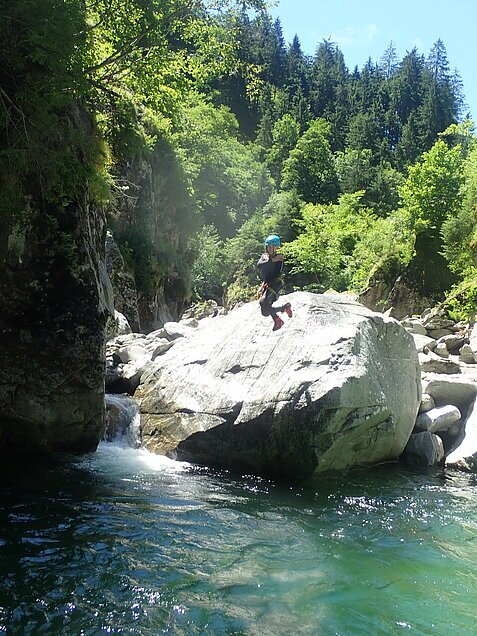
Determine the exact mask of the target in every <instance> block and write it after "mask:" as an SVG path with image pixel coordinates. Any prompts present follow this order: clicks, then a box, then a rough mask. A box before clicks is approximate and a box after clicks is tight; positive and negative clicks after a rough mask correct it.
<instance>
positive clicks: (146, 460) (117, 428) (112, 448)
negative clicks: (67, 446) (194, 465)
mask: <svg viewBox="0 0 477 636" xmlns="http://www.w3.org/2000/svg"><path fill="white" fill-rule="evenodd" d="M105 401H106V408H107V417H106V420H107V427H106V432H105V436H104V438H103V441H102V442H100V444H99V446H98V449H97V451H96V456H97V458H98V459H100V460H102V461H105V462H106V463H109V462H114V463H116V462H121V463H122V464H123V466H124V468H126V467H129V469H133V470H134V469H137V468H143V469H144V468H145V469H146V470H147V471H151V472H184V471H186V470H187V469H188V468H190V466H191V464H189V463H188V462H178V461H175V460H173V459H169V457H165V456H164V455H156V454H154V453H150V452H149V451H147V450H146V449H145V448H142V447H141V436H140V424H141V416H140V413H139V405H138V403H137V402H136V401H135V400H134V399H133V398H131V397H129V396H125V395H117V394H114V395H113V394H106V396H105ZM113 422H114V426H112V423H113Z"/></svg>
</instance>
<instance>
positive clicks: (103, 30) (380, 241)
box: [0, 0, 477, 315]
mask: <svg viewBox="0 0 477 636" xmlns="http://www.w3.org/2000/svg"><path fill="white" fill-rule="evenodd" d="M4 4H5V6H4V7H3V9H2V16H3V17H2V21H1V22H0V41H1V46H2V51H1V53H2V60H3V63H2V65H1V67H0V99H1V116H0V125H1V127H2V135H1V140H0V162H1V165H0V180H1V196H0V206H1V208H2V210H1V216H0V223H1V224H2V226H3V228H10V229H11V227H12V224H15V223H18V222H20V223H27V224H28V223H29V222H30V221H31V219H30V218H29V215H32V214H34V212H33V211H32V206H31V205H30V203H31V200H32V199H33V200H38V199H41V201H42V202H43V204H44V205H43V209H47V210H48V209H49V206H50V208H51V207H52V206H53V207H54V208H55V210H57V209H58V206H59V207H60V208H61V206H63V207H66V206H68V204H69V203H70V202H71V201H72V200H74V199H75V197H78V196H79V192H80V191H82V188H83V187H84V186H85V184H86V187H87V189H88V192H89V196H90V197H91V199H92V201H93V202H94V204H95V205H97V206H100V207H101V208H102V209H103V210H104V211H105V213H106V214H107V218H108V225H109V227H110V229H111V230H112V232H113V235H114V237H115V239H116V241H117V242H118V245H119V247H120V250H121V252H122V255H123V257H124V260H125V263H126V265H127V266H128V267H129V268H130V270H131V272H132V274H133V276H134V278H135V283H136V286H137V288H138V291H139V294H140V295H142V296H143V297H147V296H148V294H149V295H151V294H152V293H156V291H157V289H158V287H161V289H162V290H163V292H164V294H165V296H166V298H167V299H169V300H171V299H172V300H174V301H178V300H180V301H183V300H185V299H192V300H201V299H206V298H214V299H216V300H224V301H226V302H229V303H232V302H234V301H236V300H244V299H248V298H250V297H251V296H252V295H253V291H254V286H255V285H256V282H257V279H256V273H255V269H254V261H255V260H256V257H257V255H258V254H259V253H260V251H261V243H262V240H263V237H264V236H265V235H266V234H268V233H270V232H277V233H279V234H280V235H281V236H282V237H283V240H284V241H285V245H284V252H285V254H286V257H287V267H288V276H287V280H288V286H289V288H292V287H294V288H306V289H312V290H316V291H324V290H325V289H327V288H330V287H332V288H334V289H336V290H338V291H342V290H352V291H355V292H359V291H361V290H363V289H364V288H365V287H366V286H367V284H368V283H369V281H370V277H371V280H374V281H376V280H385V281H387V284H392V281H393V280H395V279H396V278H397V277H398V276H399V275H401V276H403V277H404V278H405V279H406V281H407V284H408V286H409V287H410V288H415V289H416V290H417V292H418V293H421V294H422V295H423V296H425V297H429V298H430V299H432V300H442V299H443V298H444V297H445V296H446V295H449V294H450V297H451V300H450V304H451V306H452V309H453V311H454V312H455V313H456V315H457V314H460V313H462V312H463V313H465V312H466V311H467V312H468V311H470V310H471V307H472V304H473V302H474V300H475V296H476V294H477V282H476V272H477V270H476V265H477V264H476V258H475V245H476V241H477V231H476V227H477V221H476V209H477V208H476V205H477V145H476V143H475V137H474V132H473V124H472V122H471V121H469V120H467V119H466V118H465V116H466V112H465V100H464V95H463V89H462V86H461V82H460V79H459V75H458V72H456V71H452V70H451V69H450V68H449V64H448V60H447V55H446V49H445V46H444V43H443V42H442V41H441V40H437V42H436V43H435V44H434V46H433V47H432V49H431V51H429V52H420V51H418V50H417V49H413V50H412V51H409V52H407V53H406V55H405V56H404V57H403V58H402V59H400V58H398V56H397V55H396V52H395V49H394V47H393V45H392V44H390V45H389V47H388V49H387V50H386V51H383V55H382V57H381V59H379V60H371V59H369V60H368V61H367V63H366V64H365V65H364V67H363V68H361V69H359V68H354V69H348V68H347V65H346V60H345V59H344V58H343V55H342V53H341V51H340V50H339V48H338V47H337V46H336V45H335V44H334V43H333V42H330V41H324V42H318V43H317V47H316V52H315V54H314V55H313V56H311V57H309V56H307V55H305V54H304V53H303V51H302V49H301V46H300V41H299V37H298V36H297V37H295V38H294V40H293V42H291V43H286V42H285V41H284V39H283V36H282V32H281V27H280V23H279V22H278V21H273V20H272V19H271V17H270V15H269V14H268V13H267V10H266V8H264V6H263V4H262V2H261V1H260V0H255V1H251V2H248V3H245V5H244V3H243V2H240V3H239V2H237V3H235V2H233V1H230V2H219V3H216V2H208V1H206V0H203V1H199V0H188V1H185V0H162V1H161V2H157V0H133V1H131V2H129V3H124V2H122V1H120V0H94V1H91V0H68V1H66V2H65V1H64V0H45V1H44V2H43V3H41V6H40V5H39V4H38V3H37V2H35V1H34V0H14V1H13V2H10V3H8V4H6V3H4ZM75 109H76V111H78V110H79V111H80V112H81V113H85V114H86V116H87V117H88V121H89V124H88V125H87V126H84V125H83V126H80V127H78V126H74V125H72V123H71V122H72V114H71V113H72V112H73V113H74V112H76V111H75ZM146 173H147V174H148V175H149V177H148V178H149V181H148V184H149V185H148V186H147V188H146V187H145V186H144V185H143V184H144V183H145V182H144V175H145V174H146ZM141 184H142V185H141ZM145 190H148V194H147V196H146V195H145ZM45 206H46V207H45ZM43 222H47V224H50V225H51V227H52V228H53V229H54V231H55V236H58V231H60V234H61V236H63V238H64V243H65V246H64V258H70V257H71V252H72V249H73V247H72V246H71V245H69V243H68V228H67V227H62V226H61V219H59V218H58V216H57V214H56V212H55V213H53V212H51V214H49V215H48V214H47V216H46V217H45V219H43ZM58 228H59V229H58ZM3 234H4V236H7V234H8V233H7V232H4V233H3Z"/></svg>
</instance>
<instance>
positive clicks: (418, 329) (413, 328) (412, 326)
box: [401, 318, 427, 336]
mask: <svg viewBox="0 0 477 636" xmlns="http://www.w3.org/2000/svg"><path fill="white" fill-rule="evenodd" d="M401 324H402V326H403V327H405V328H406V329H407V330H408V331H410V332H411V333H418V334H419V335H421V336H426V335H427V330H426V328H425V327H424V325H423V324H422V322H421V321H420V320H418V319H417V318H407V319H406V320H402V321H401Z"/></svg>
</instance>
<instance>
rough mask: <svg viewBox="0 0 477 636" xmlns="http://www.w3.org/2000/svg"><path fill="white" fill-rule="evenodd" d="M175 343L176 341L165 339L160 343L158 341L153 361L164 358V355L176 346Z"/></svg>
mask: <svg viewBox="0 0 477 636" xmlns="http://www.w3.org/2000/svg"><path fill="white" fill-rule="evenodd" d="M175 342H176V341H175V340H172V341H169V340H166V339H165V338H162V339H161V340H160V341H159V340H156V341H155V342H154V345H155V347H154V350H153V351H152V359H153V360H155V359H156V358H157V356H162V354H163V353H165V352H166V351H169V349H170V348H171V347H172V346H173V345H174V343H175Z"/></svg>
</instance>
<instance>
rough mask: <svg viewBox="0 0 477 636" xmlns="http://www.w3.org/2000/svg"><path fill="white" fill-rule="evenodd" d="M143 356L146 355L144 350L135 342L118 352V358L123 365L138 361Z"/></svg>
mask: <svg viewBox="0 0 477 636" xmlns="http://www.w3.org/2000/svg"><path fill="white" fill-rule="evenodd" d="M145 355H147V351H146V348H145V347H144V346H142V345H141V344H139V343H137V342H135V343H132V344H127V345H126V346H124V347H121V349H119V351H118V356H119V358H120V360H121V362H124V364H127V363H128V362H133V361H135V360H139V359H140V358H142V357H144V356H145Z"/></svg>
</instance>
